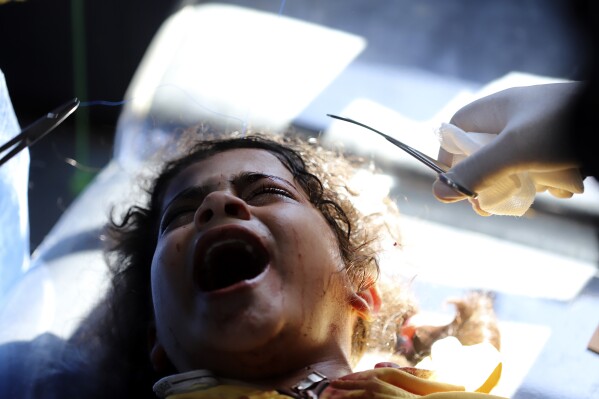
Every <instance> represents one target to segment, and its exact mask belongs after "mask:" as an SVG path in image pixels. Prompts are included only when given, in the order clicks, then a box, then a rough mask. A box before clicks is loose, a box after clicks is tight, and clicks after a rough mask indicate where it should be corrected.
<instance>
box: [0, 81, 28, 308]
mask: <svg viewBox="0 0 599 399" xmlns="http://www.w3.org/2000/svg"><path fill="white" fill-rule="evenodd" d="M19 131H20V128H19V123H18V121H17V117H16V115H15V112H14V110H13V107H12V103H11V101H10V97H9V95H8V89H7V87H6V81H5V80H4V74H3V73H2V71H0V144H4V143H5V142H7V141H8V140H10V139H12V138H13V137H14V136H16V135H17V134H18V133H19ZM9 151H10V149H9ZM6 153H7V152H4V153H2V154H0V155H6ZM28 180H29V150H28V149H24V150H23V151H21V152H20V153H19V154H18V155H17V156H15V157H14V158H12V159H11V160H10V161H8V162H7V163H5V164H4V165H2V166H0V226H2V230H1V234H0V304H1V303H2V301H3V299H2V298H3V297H4V294H5V293H6V292H7V291H8V290H9V288H10V287H12V286H13V285H14V283H15V282H16V281H17V280H18V278H19V277H21V276H22V274H23V273H24V272H25V271H26V270H27V268H28V267H29V211H28V206H27V185H28Z"/></svg>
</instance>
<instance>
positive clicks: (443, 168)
mask: <svg viewBox="0 0 599 399" xmlns="http://www.w3.org/2000/svg"><path fill="white" fill-rule="evenodd" d="M327 116H330V117H331V118H334V119H339V120H342V121H345V122H349V123H353V124H354V125H358V126H362V127H364V128H366V129H368V130H371V131H373V132H375V133H378V134H380V135H381V136H383V137H384V138H385V139H387V141H389V142H391V143H393V144H395V145H396V146H397V147H399V148H401V149H402V150H404V151H405V152H407V153H408V154H410V155H411V156H413V157H414V158H416V159H417V160H419V161H420V162H422V163H423V164H425V165H426V166H428V167H429V168H431V169H432V170H434V171H435V172H437V173H438V174H439V180H441V181H442V182H443V183H445V184H447V185H448V186H449V187H451V188H453V189H454V190H456V191H458V192H460V193H462V194H464V195H465V196H467V197H471V198H476V197H477V194H476V193H475V192H473V191H471V190H469V189H467V188H466V187H464V186H462V185H461V184H459V183H458V182H456V181H454V180H452V179H450V178H449V177H447V175H445V172H447V171H448V170H449V166H447V165H445V164H444V163H441V162H439V161H437V160H436V159H433V158H431V157H429V156H428V155H426V154H424V153H422V152H420V151H418V150H416V149H414V148H412V147H410V146H409V145H407V144H404V143H402V142H401V141H399V140H397V139H395V138H393V137H391V136H389V135H387V134H385V133H383V132H381V131H379V130H376V129H374V128H372V127H370V126H368V125H365V124H363V123H361V122H358V121H355V120H353V119H349V118H344V117H342V116H337V115H331V114H327Z"/></svg>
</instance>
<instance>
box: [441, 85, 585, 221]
mask: <svg viewBox="0 0 599 399" xmlns="http://www.w3.org/2000/svg"><path fill="white" fill-rule="evenodd" d="M581 85H582V83H578V82H571V83H553V84H544V85H536V86H526V87H515V88H511V89H507V90H503V91H500V92H498V93H495V94H492V95H490V96H487V97H483V98H481V99H479V100H476V101H474V102H472V103H470V104H468V105H467V106H465V107H463V108H462V109H460V110H459V111H458V112H457V113H456V114H455V115H454V116H453V118H452V119H451V124H443V125H442V126H441V128H440V129H439V139H440V141H441V150H440V152H439V157H438V159H439V161H441V162H443V163H445V164H446V165H450V166H451V167H452V168H451V169H450V170H449V171H448V172H446V176H447V177H448V178H449V179H451V180H453V181H455V182H457V183H459V184H461V185H462V186H465V187H466V188H468V189H470V190H472V191H475V192H476V193H478V197H477V198H476V199H470V202H471V203H472V207H473V209H474V210H475V211H476V212H477V213H478V214H480V215H483V216H488V215H491V214H496V215H513V216H521V215H523V214H524V213H525V212H526V211H527V210H528V208H529V207H530V205H531V204H532V202H533V201H534V197H535V194H536V193H537V192H542V191H545V190H547V191H549V193H551V194H552V195H554V196H556V197H559V198H569V197H571V196H572V195H573V194H577V193H582V192H583V190H584V186H583V183H582V176H581V173H580V170H579V162H578V161H577V160H576V159H575V156H574V155H573V151H572V150H571V144H570V142H569V140H568V138H567V135H568V134H569V133H570V132H569V131H568V126H567V124H568V117H569V104H570V102H571V100H572V99H573V97H574V96H575V95H576V94H577V92H578V91H579V90H580V89H581ZM433 193H434V195H435V196H436V197H437V199H438V200H440V201H442V202H456V201H461V200H463V199H466V198H468V197H466V196H465V195H463V194H461V193H459V192H456V191H455V190H453V189H452V188H450V187H449V186H448V185H446V184H445V183H443V182H442V181H440V180H437V181H435V183H434V185H433Z"/></svg>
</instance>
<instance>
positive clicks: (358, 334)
mask: <svg viewBox="0 0 599 399" xmlns="http://www.w3.org/2000/svg"><path fill="white" fill-rule="evenodd" d="M200 130H201V129H200ZM197 133H198V131H195V132H193V133H192V134H188V135H187V136H186V138H184V139H181V140H180V141H179V147H180V148H183V151H181V150H178V153H179V155H178V156H177V157H175V158H173V159H171V160H168V161H167V162H166V163H164V164H163V166H162V167H161V168H160V170H159V173H158V175H157V177H156V178H154V179H153V180H152V182H151V184H150V186H149V188H147V189H146V190H145V191H146V194H147V195H148V200H147V203H146V204H145V205H143V206H140V205H134V206H131V207H130V208H129V209H128V210H127V211H126V213H125V214H124V216H122V218H119V219H117V218H115V217H114V215H112V216H111V218H110V222H109V223H108V225H107V226H106V233H105V238H106V242H107V244H108V245H107V252H106V255H107V261H108V265H109V268H110V271H111V273H112V284H111V286H110V289H109V292H108V293H107V295H106V297H105V298H104V300H103V301H102V302H101V303H100V304H99V305H98V306H97V307H96V309H95V310H94V311H93V312H92V313H91V315H90V316H89V317H88V320H86V321H85V322H84V323H83V324H82V326H84V327H82V328H81V329H80V331H79V332H78V333H77V334H76V337H78V338H77V339H87V341H90V337H93V340H94V342H95V343H96V346H95V348H97V353H96V354H94V356H95V358H96V367H97V373H96V374H97V375H98V376H99V377H100V378H101V379H102V382H101V385H102V389H101V390H102V391H103V392H106V393H107V395H110V396H111V397H120V396H123V397H131V396H135V397H138V396H139V397H141V395H149V396H151V395H152V393H151V387H152V384H153V382H155V381H156V379H158V378H159V377H161V376H162V375H159V374H158V373H156V372H155V371H154V370H153V368H152V366H151V364H150V360H149V354H148V353H149V348H148V344H147V334H148V327H149V326H150V325H151V323H152V322H153V310H152V309H153V308H152V298H151V295H152V294H151V290H150V267H149V266H150V264H151V262H152V257H153V254H154V250H155V247H156V244H157V238H158V230H159V216H160V206H161V203H162V200H163V196H164V194H165V190H166V188H167V187H168V184H169V182H170V181H171V180H172V178H173V177H175V176H176V175H177V174H178V173H180V172H181V171H182V170H183V169H185V168H186V167H187V166H189V165H191V164H194V163H197V162H199V161H201V160H204V159H207V158H209V157H211V156H213V155H215V154H218V153H221V152H224V151H228V150H233V149H240V148H245V149H248V148H249V149H260V150H265V151H268V152H270V153H271V154H273V155H274V156H276V157H277V158H278V159H279V160H280V161H281V163H282V164H283V165H284V166H285V167H286V168H287V169H288V170H289V171H290V172H291V173H292V175H293V176H294V179H295V181H296V182H297V183H298V184H299V185H300V186H301V187H302V189H303V190H304V191H305V192H306V194H307V195H308V198H309V200H310V202H311V203H312V204H313V206H314V207H316V208H317V209H318V210H319V211H320V212H321V213H322V215H323V216H324V217H325V219H326V221H327V223H328V224H329V226H330V227H331V229H332V231H333V232H334V233H335V236H336V238H337V242H338V244H339V249H340V253H341V256H342V259H343V261H344V263H345V266H346V271H347V273H348V276H349V278H350V281H351V282H352V284H353V286H354V288H355V289H356V290H362V289H365V288H367V287H368V286H369V285H370V284H373V283H374V282H375V280H376V278H377V275H378V272H379V268H378V261H377V256H376V254H377V253H378V249H379V248H378V246H377V245H376V243H377V240H376V238H377V236H378V227H377V224H376V223H372V221H371V219H370V218H369V217H368V216H366V215H361V214H360V213H359V212H358V211H357V209H356V208H355V207H354V206H353V205H352V202H351V201H350V199H351V196H352V192H351V190H350V188H349V187H348V184H347V181H348V177H349V175H350V172H351V171H352V170H354V169H355V167H356V166H357V165H359V164H361V163H362V161H361V160H360V159H358V158H349V157H347V156H343V155H341V154H339V153H337V152H334V151H331V150H325V149H324V148H323V147H321V146H320V145H318V144H317V143H316V142H315V140H309V141H307V140H303V139H300V138H298V137H297V136H288V135H273V136H266V135H263V134H252V135H246V136H241V135H237V136H236V137H235V136H234V135H233V136H227V137H212V136H211V138H210V139H206V135H207V134H206V133H205V132H203V133H202V134H197ZM113 213H114V212H113ZM368 330H369V328H368V323H367V321H365V320H362V319H360V320H358V322H357V323H356V325H355V328H354V332H353V347H352V360H354V362H355V361H357V360H358V359H359V358H360V356H361V355H362V353H363V351H364V349H365V347H366V341H367V337H368ZM84 337H87V338H84ZM167 372H173V373H174V372H176V370H174V369H172V370H167Z"/></svg>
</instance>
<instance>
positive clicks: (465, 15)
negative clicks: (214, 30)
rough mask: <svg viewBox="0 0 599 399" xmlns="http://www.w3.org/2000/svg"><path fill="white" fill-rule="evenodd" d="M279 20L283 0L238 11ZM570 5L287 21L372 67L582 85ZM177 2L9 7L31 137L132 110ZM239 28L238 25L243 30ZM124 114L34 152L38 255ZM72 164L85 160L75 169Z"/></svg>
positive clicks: (18, 106)
mask: <svg viewBox="0 0 599 399" xmlns="http://www.w3.org/2000/svg"><path fill="white" fill-rule="evenodd" d="M229 3H234V4H239V5H246V6H248V5H251V6H254V7H256V8H259V9H262V10H266V11H271V12H274V13H276V12H279V10H280V7H281V5H282V4H283V2H282V1H280V0H261V1H232V2H229ZM569 4H570V3H569V1H567V0H501V1H480V0H455V1H441V0H437V1H436V0H418V1H411V0H395V1H377V2H370V1H359V0H336V1H333V0H330V1H326V2H319V1H298V0H287V1H286V2H284V5H285V7H284V8H283V14H284V15H288V16H292V17H299V18H305V19H308V20H311V21H314V22H316V23H323V24H326V25H328V26H331V27H333V28H338V29H342V30H348V31H352V32H354V33H357V34H360V35H363V36H364V37H366V38H368V40H369V46H368V48H367V49H366V51H365V53H364V54H363V55H362V56H361V57H363V58H364V59H366V60H367V61H371V62H376V63H381V64H392V65H397V66H403V67H413V68H418V69H423V70H427V71H430V72H433V73H435V74H439V75H445V76H451V77H456V78H460V79H463V80H468V81H473V82H476V83H480V84H484V83H487V82H488V81H490V80H492V79H496V78H498V77H501V76H503V75H504V74H506V73H508V72H510V71H514V70H515V71H521V72H530V73H534V74H540V75H547V76H553V77H563V78H569V79H580V78H583V77H584V76H583V71H582V67H581V66H582V65H585V56H584V52H582V51H581V49H582V48H584V38H581V37H579V36H576V34H575V33H574V32H573V31H572V30H571V26H570V22H571V20H572V15H570V8H569ZM179 6H181V4H180V2H179V1H173V0H170V1H166V0H160V1H158V0H144V1H141V0H128V1H122V0H121V1H116V0H102V1H99V0H90V1H83V0H28V1H24V2H14V1H13V2H8V3H5V4H3V5H0V35H1V37H2V51H0V69H1V70H2V71H3V72H4V74H5V78H6V81H7V85H8V89H9V92H10V95H11V98H12V101H13V106H14V108H15V112H16V114H17V118H18V119H19V122H20V124H21V126H22V127H24V126H26V125H27V124H28V123H30V122H31V121H33V120H35V119H37V118H39V117H40V116H41V115H43V114H45V113H46V112H48V111H49V110H51V109H53V108H55V107H56V106H58V105H59V104H62V103H63V102H65V101H67V100H69V99H71V98H72V97H75V96H77V97H79V98H80V100H82V101H89V100H108V101H118V100H121V99H122V98H123V96H124V94H125V91H126V89H127V86H128V84H129V82H130V80H131V78H132V76H133V74H134V72H135V70H136V68H137V66H138V64H139V62H140V60H141V58H142V56H143V54H144V52H145V50H146V48H147V46H148V44H149V43H150V41H151V39H152V37H153V36H154V34H155V33H156V31H157V30H158V28H159V26H160V24H161V23H162V21H163V20H164V19H165V18H166V17H167V16H168V15H169V14H170V13H172V12H173V11H175V10H176V9H177V8H178V7H179ZM232 28H234V27H232ZM119 111H120V107H118V106H117V107H103V106H95V107H89V108H83V107H80V108H79V110H78V111H77V112H76V113H75V115H74V116H73V117H71V118H69V119H68V120H67V121H66V122H65V123H64V124H63V125H61V126H60V127H59V128H58V129H56V130H55V131H54V132H52V134H51V135H49V136H48V137H46V138H45V139H44V140H42V141H40V142H39V143H38V144H36V145H35V146H33V147H32V148H31V168H30V190H29V199H30V225H31V249H32V250H33V249H35V248H36V247H37V245H38V244H39V243H40V242H41V240H42V239H43V237H44V236H45V235H46V234H47V233H48V231H49V229H50V228H51V227H52V226H53V225H54V223H56V221H57V220H58V218H59V217H60V215H61V214H62V212H63V211H64V210H65V209H66V208H67V207H68V205H69V204H70V203H71V202H72V201H73V199H74V198H75V197H76V196H77V194H78V193H79V192H80V191H81V190H82V189H83V188H84V187H85V185H86V184H87V183H88V182H89V181H90V179H92V178H93V176H94V175H95V174H96V173H97V172H98V171H99V170H100V169H101V168H102V167H103V166H104V165H106V163H107V162H108V161H109V160H110V157H111V156H112V150H113V139H114V132H115V126H116V122H117V119H118V115H119ZM71 160H76V161H77V166H73V165H72V164H73V162H72V161H71Z"/></svg>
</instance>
